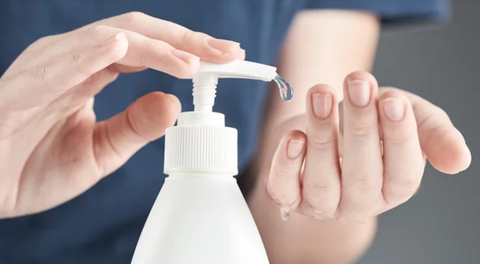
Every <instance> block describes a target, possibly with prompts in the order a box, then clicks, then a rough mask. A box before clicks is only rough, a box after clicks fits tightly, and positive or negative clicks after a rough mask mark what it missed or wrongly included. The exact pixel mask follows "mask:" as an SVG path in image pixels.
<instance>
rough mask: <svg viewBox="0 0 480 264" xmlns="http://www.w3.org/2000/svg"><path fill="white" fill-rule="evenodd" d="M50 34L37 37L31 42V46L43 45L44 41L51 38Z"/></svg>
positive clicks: (46, 41) (48, 40)
mask: <svg viewBox="0 0 480 264" xmlns="http://www.w3.org/2000/svg"><path fill="white" fill-rule="evenodd" d="M51 38H52V37H51V36H45V37H41V38H39V39H37V40H36V41H35V42H33V44H32V46H34V45H35V46H36V45H39V46H43V45H44V44H46V43H49V42H50V40H51Z"/></svg>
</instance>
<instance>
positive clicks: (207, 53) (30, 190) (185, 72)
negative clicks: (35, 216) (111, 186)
mask: <svg viewBox="0 0 480 264" xmlns="http://www.w3.org/2000/svg"><path fill="white" fill-rule="evenodd" d="M244 58H245V52H244V51H243V50H242V49H241V48H240V46H239V45H238V43H235V42H231V41H227V40H220V39H214V38H212V37H210V36H208V35H206V34H203V33H198V32H193V31H190V30H188V29H186V28H184V27H182V26H179V25H176V24H174V23H171V22H168V21H164V20H160V19H156V18H153V17H149V16H147V15H144V14H141V13H128V14H124V15H120V16H117V17H112V18H109V19H105V20H102V21H98V22H95V23H93V24H91V25H87V26H85V27H82V28H80V29H77V30H75V31H72V32H68V33H65V34H61V35H55V36H49V37H45V38H42V39H40V40H38V41H36V42H35V43H33V44H32V45H31V46H29V47H28V48H27V49H26V50H25V51H24V52H23V53H22V54H21V55H20V56H19V57H18V59H17V60H16V61H15V62H14V63H13V64H12V65H11V66H10V68H9V69H8V70H7V72H5V74H4V75H3V76H2V77H1V78H0V160H1V161H2V162H1V163H0V171H1V176H0V218H3V217H13V216H19V215H25V214H30V213H35V212H39V211H43V210H46V209H49V208H52V207H54V206H56V205H58V204H60V203H63V202H65V201H67V200H69V199H71V198H73V197H75V196H77V195H79V194H80V193H82V192H84V191H85V190H87V189H88V188H90V187H91V186H92V185H94V184H95V183H96V182H97V181H99V180H100V179H101V178H102V177H104V176H106V175H108V174H110V173H112V172H113V171H114V170H116V169H117V168H119V167H120V166H121V165H122V164H123V163H125V162H126V161H127V160H128V159H129V158H130V157H131V156H132V155H133V154H134V153H135V152H136V151H137V150H139V149H140V148H141V147H143V146H144V145H145V144H147V143H148V142H149V141H152V140H155V139H157V138H159V137H161V136H163V134H164V131H165V128H166V127H168V126H171V125H173V124H174V122H175V120H176V117H177V115H178V113H179V112H180V103H179V101H178V99H177V98H176V97H174V96H171V95H166V94H163V93H160V92H154V93H150V94H147V95H145V96H143V97H141V98H139V99H138V100H137V101H136V102H134V103H133V104H132V105H130V106H129V107H128V108H127V109H126V110H125V111H124V112H122V113H120V114H118V115H116V116H114V117H112V118H111V119H109V120H106V121H104V122H100V123H96V121H95V113H94V112H93V97H94V96H95V95H96V94H97V93H98V92H100V91H101V90H102V89H103V88H104V87H105V86H106V85H108V84H109V83H111V82H113V81H114V80H115V78H116V77H117V76H118V74H119V72H134V71H140V70H143V69H146V68H152V69H154V70H158V71H162V72H165V73H168V74H170V75H173V76H176V77H187V76H190V75H192V74H193V73H194V72H195V71H196V70H197V69H198V67H199V60H200V59H201V60H205V61H209V62H216V63H226V62H229V61H233V60H236V59H244ZM112 100H115V99H114V98H113V99H112Z"/></svg>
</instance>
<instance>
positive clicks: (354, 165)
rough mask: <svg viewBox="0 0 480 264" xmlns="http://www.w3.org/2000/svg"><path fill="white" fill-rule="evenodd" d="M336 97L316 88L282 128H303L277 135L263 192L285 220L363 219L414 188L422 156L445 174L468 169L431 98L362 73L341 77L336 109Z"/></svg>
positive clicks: (465, 152)
mask: <svg viewBox="0 0 480 264" xmlns="http://www.w3.org/2000/svg"><path fill="white" fill-rule="evenodd" d="M334 94H335V93H334V91H333V90H332V89H331V88H330V87H329V86H327V85H317V86H315V87H313V88H312V89H311V90H310V91H309V93H308V95H307V109H306V115H305V116H300V117H297V118H294V119H292V120H290V121H288V122H287V123H286V124H285V126H283V127H286V128H289V129H290V130H291V129H292V127H295V126H298V124H299V123H301V124H303V127H305V130H306V133H304V132H302V131H298V130H294V131H290V132H289V133H287V134H286V135H285V136H284V137H283V138H282V140H281V141H280V143H279V146H278V149H277V150H276V152H275V154H274V155H273V159H272V164H271V166H270V168H269V170H268V171H269V172H268V173H266V178H265V179H266V183H265V184H266V189H267V193H268V195H269V196H270V197H271V199H272V200H273V201H274V202H275V203H276V204H277V205H278V206H279V207H280V208H281V211H282V217H283V218H284V220H286V219H288V217H289V213H290V212H293V211H294V212H298V213H301V214H304V215H308V216H311V217H313V218H316V219H330V218H335V219H338V220H340V221H359V222H366V221H368V220H369V219H371V218H373V217H375V216H376V215H378V214H380V213H382V212H385V211H387V210H390V209H392V208H394V207H396V206H398V205H400V204H402V203H404V202H406V201H407V200H408V199H410V198H411V197H412V196H413V195H414V194H415V193H416V191H417V189H418V188H419V186H420V182H421V179H422V175H423V171H424V167H425V157H426V158H428V160H429V161H430V163H431V164H432V165H433V166H434V167H435V168H436V169H438V170H440V171H442V172H444V173H449V174H454V173H458V172H460V171H462V170H465V169H466V168H467V167H468V166H469V164H470V161H471V156H470V152H469V149H468V147H467V146H466V144H465V140H464V139H463V137H462V135H461V134H460V132H459V131H458V130H457V129H455V127H454V126H453V125H452V123H451V122H450V120H449V118H448V116H447V114H446V113H445V112H444V111H443V110H442V109H440V108H438V107H437V106H435V105H433V104H431V103H430V102H427V101H426V100H424V99H422V98H420V97H418V96H416V95H413V94H409V93H407V92H404V91H401V90H398V89H393V88H384V89H381V90H380V91H379V89H378V84H377V81H376V80H375V78H374V77H373V76H372V75H370V74H368V73H364V72H356V73H353V74H351V75H349V76H348V77H347V78H346V80H345V89H344V94H345V99H344V101H343V103H342V104H341V106H340V107H339V106H338V100H337V98H336V97H335V95H334ZM339 110H340V114H339ZM339 116H340V117H341V118H339ZM339 120H340V121H339ZM339 124H340V125H339ZM339 130H340V132H339ZM284 131H285V130H284Z"/></svg>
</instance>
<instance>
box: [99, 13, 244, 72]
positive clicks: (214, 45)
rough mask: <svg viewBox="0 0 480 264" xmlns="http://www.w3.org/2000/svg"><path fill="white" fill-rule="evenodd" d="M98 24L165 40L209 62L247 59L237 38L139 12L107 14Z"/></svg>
mask: <svg viewBox="0 0 480 264" xmlns="http://www.w3.org/2000/svg"><path fill="white" fill-rule="evenodd" d="M96 24H100V25H101V24H104V25H108V26H112V27H118V28H121V29H125V30H129V31H133V32H137V33H139V34H142V35H144V36H147V37H149V38H152V39H157V40H161V41H164V42H166V43H168V44H170V45H172V46H173V47H175V48H177V49H180V50H184V51H187V52H189V53H192V54H195V55H196V56H198V57H200V58H201V59H202V60H204V61H208V62H214V63H226V62H230V61H233V60H243V59H245V51H244V50H242V49H241V48H240V44H239V43H237V42H234V41H229V40H223V39H216V38H213V37H211V36H209V35H207V34H204V33H200V32H195V31H192V30H189V29H187V28H185V27H183V26H180V25H178V24H175V23H172V22H169V21H166V20H162V19H158V18H155V17H152V16H149V15H146V14H143V13H140V12H132V13H127V14H123V15H120V16H116V17H113V18H108V19H105V20H102V21H99V22H97V23H96Z"/></svg>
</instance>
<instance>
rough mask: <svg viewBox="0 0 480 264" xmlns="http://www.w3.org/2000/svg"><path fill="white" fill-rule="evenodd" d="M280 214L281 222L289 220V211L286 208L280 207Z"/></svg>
mask: <svg viewBox="0 0 480 264" xmlns="http://www.w3.org/2000/svg"><path fill="white" fill-rule="evenodd" d="M280 214H281V215H282V220H283V221H288V219H290V210H289V209H288V208H285V207H282V208H281V209H280Z"/></svg>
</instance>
